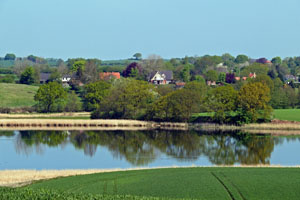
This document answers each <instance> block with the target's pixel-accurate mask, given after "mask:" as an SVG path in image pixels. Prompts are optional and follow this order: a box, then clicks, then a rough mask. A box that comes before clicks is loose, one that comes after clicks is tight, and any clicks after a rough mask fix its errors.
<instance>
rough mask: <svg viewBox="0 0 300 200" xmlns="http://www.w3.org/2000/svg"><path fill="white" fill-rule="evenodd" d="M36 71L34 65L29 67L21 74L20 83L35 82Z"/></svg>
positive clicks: (29, 83) (28, 83)
mask: <svg viewBox="0 0 300 200" xmlns="http://www.w3.org/2000/svg"><path fill="white" fill-rule="evenodd" d="M34 76H35V71H34V69H33V67H27V68H26V69H25V71H24V72H23V73H22V74H21V77H20V83H21V84H27V85H31V84H33V83H34V82H35V78H34Z"/></svg>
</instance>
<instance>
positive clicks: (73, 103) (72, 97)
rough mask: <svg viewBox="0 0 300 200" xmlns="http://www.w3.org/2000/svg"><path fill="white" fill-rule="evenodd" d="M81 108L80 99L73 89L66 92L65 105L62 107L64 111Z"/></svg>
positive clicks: (76, 110)
mask: <svg viewBox="0 0 300 200" xmlns="http://www.w3.org/2000/svg"><path fill="white" fill-rule="evenodd" d="M81 109H82V103H81V101H80V98H79V97H78V96H77V95H76V93H75V92H74V91H71V92H70V93H69V94H68V99H67V101H66V106H65V108H64V111H66V112H78V111H81Z"/></svg>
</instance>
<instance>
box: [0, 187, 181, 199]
mask: <svg viewBox="0 0 300 200" xmlns="http://www.w3.org/2000/svg"><path fill="white" fill-rule="evenodd" d="M0 199H3V200H4V199H5V200H50V199H53V200H83V199H84V200H172V199H170V198H156V197H139V196H131V195H95V194H83V193H80V194H79V193H70V192H58V191H51V190H44V189H42V190H32V189H10V188H0ZM176 200H178V199H176ZM183 200H184V199H183Z"/></svg>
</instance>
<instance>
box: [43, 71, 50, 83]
mask: <svg viewBox="0 0 300 200" xmlns="http://www.w3.org/2000/svg"><path fill="white" fill-rule="evenodd" d="M50 75H51V73H40V81H43V82H46V81H48V80H49V78H50Z"/></svg>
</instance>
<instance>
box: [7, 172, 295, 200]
mask: <svg viewBox="0 0 300 200" xmlns="http://www.w3.org/2000/svg"><path fill="white" fill-rule="evenodd" d="M26 189H29V190H31V193H34V192H36V193H38V192H40V191H43V190H46V191H49V194H51V192H52V193H53V194H64V193H72V194H73V195H75V196H76V195H84V194H86V195H113V196H111V197H112V199H117V198H114V196H115V197H118V196H124V195H130V196H131V197H132V199H147V198H150V197H160V198H184V199H225V200H226V199H228V200H231V199H236V200H238V199H275V200H276V199H298V197H299V196H300V169H299V168H227V167H225V168H222V167H217V168H214V167H212V168H169V169H151V170H138V171H122V172H110V173H100V174H92V175H82V176H73V177H67V178H58V179H52V180H48V181H41V182H37V183H35V184H33V185H30V186H27V187H25V188H21V189H17V190H15V191H13V192H11V191H7V192H5V191H4V192H2V195H3V193H4V194H5V193H11V195H14V194H13V193H18V192H22V191H23V192H24V190H26ZM134 196H139V197H140V196H144V197H145V198H134ZM104 199H105V198H104Z"/></svg>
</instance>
